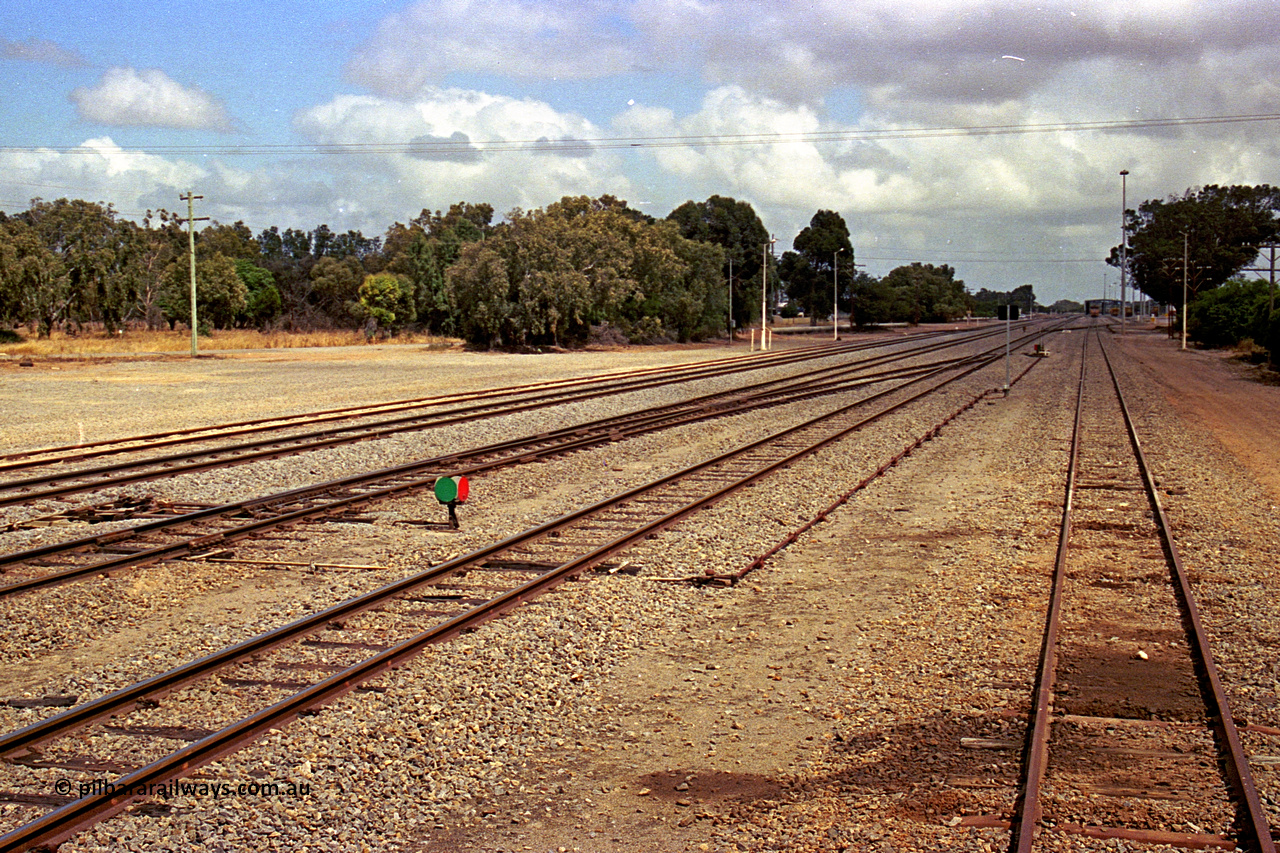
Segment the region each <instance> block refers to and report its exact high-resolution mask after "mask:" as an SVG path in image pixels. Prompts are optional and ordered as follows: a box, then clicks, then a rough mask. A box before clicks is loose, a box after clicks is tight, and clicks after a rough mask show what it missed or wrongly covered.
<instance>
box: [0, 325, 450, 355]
mask: <svg viewBox="0 0 1280 853" xmlns="http://www.w3.org/2000/svg"><path fill="white" fill-rule="evenodd" d="M453 343H455V342H454V341H453V340H451V339H449V338H439V337H434V336H431V335H410V334H401V335H399V336H398V337H395V338H387V339H385V340H378V339H374V340H373V341H367V340H365V337H364V333H363V332H360V331H329V332H258V331H254V330H248V329H231V330H227V331H219V332H214V333H213V334H212V335H208V336H206V335H201V336H200V339H199V341H198V344H199V349H200V350H201V351H202V352H203V351H205V350H228V349H231V350H237V349H285V348H290V347H350V346H378V345H381V344H417V345H419V346H421V345H424V344H425V345H428V346H449V345H451V344H453ZM190 351H191V333H190V332H189V331H176V332H169V331H146V330H141V329H139V330H131V331H127V332H125V333H123V334H117V335H108V334H107V333H105V332H103V331H91V332H89V331H87V332H85V333H83V334H80V335H77V336H71V335H67V334H65V333H62V332H54V333H53V336H52V337H49V338H35V337H28V338H26V340H24V341H22V342H21V343H12V344H5V343H0V354H4V355H30V356H42V355H100V354H107V353H150V352H190Z"/></svg>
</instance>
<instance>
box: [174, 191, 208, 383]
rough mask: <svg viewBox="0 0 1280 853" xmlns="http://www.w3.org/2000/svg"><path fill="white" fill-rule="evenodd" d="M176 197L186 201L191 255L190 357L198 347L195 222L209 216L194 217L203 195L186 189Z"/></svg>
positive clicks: (188, 241)
mask: <svg viewBox="0 0 1280 853" xmlns="http://www.w3.org/2000/svg"><path fill="white" fill-rule="evenodd" d="M178 198H179V199H181V200H182V201H185V202H186V203H187V250H188V252H189V253H190V255H191V357H192V358H195V357H196V352H197V351H198V348H199V344H197V343H196V329H198V328H199V325H200V324H199V323H198V322H197V321H196V223H197V222H203V221H205V220H207V219H208V218H209V217H207V216H201V217H200V218H199V219H197V218H196V199H198V198H204V196H202V195H196V194H195V192H193V191H192V190H187V194H186V195H180V196H178Z"/></svg>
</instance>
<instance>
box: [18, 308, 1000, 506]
mask: <svg viewBox="0 0 1280 853" xmlns="http://www.w3.org/2000/svg"><path fill="white" fill-rule="evenodd" d="M1002 334H1003V330H999V331H996V330H991V329H985V330H980V331H974V332H964V333H959V334H946V333H937V332H929V333H923V334H921V335H919V336H913V337H911V338H908V339H907V340H906V343H905V347H903V349H902V351H903V352H904V354H909V353H914V352H927V351H931V350H933V349H935V348H944V347H950V346H961V345H965V344H967V343H970V342H974V341H981V340H985V339H989V338H994V337H998V336H1000V335H1002ZM935 338H936V339H940V342H938V343H933V341H934V339H935ZM902 344H903V341H902V340H895V341H893V342H892V343H891V344H886V343H885V342H882V341H873V342H862V343H850V344H841V345H837V346H832V345H829V344H824V345H821V346H810V347H805V348H803V349H799V350H791V351H786V352H782V353H777V354H774V353H770V354H767V355H749V356H735V357H733V358H729V359H717V360H715V361H712V362H702V363H699V364H696V365H681V366H678V367H674V368H650V369H644V370H636V371H629V372H626V373H623V374H620V375H613V374H607V375H604V376H595V377H587V378H585V379H579V380H562V381H558V382H552V383H539V384H537V385H533V386H528V385H526V386H516V387H513V388H506V389H490V390H486V391H481V392H476V393H474V394H465V395H452V396H448V397H433V398H423V399H421V400H410V401H400V402H397V403H392V404H381V405H380V406H379V407H356V408H354V409H341V410H327V411H324V412H315V413H310V414H308V415H301V416H295V417H294V418H291V419H288V420H287V421H286V422H285V423H284V424H283V426H282V424H281V419H278V418H276V419H269V420H266V421H243V422H238V423H235V424H226V425H223V427H218V428H210V429H213V430H215V431H214V432H210V431H208V430H201V431H191V430H186V431H178V432H173V433H154V434H152V435H149V436H137V437H134V438H130V439H121V440H120V441H119V442H104V443H101V444H99V445H96V446H92V447H89V446H86V447H59V448H46V449H44V450H38V451H28V452H24V453H20V454H15V455H13V456H12V457H6V459H7V461H6V462H5V463H4V465H0V471H4V470H9V471H18V470H25V471H28V474H27V475H26V476H21V477H17V478H13V479H8V480H4V481H0V508H3V507H16V506H27V505H31V504H38V503H40V502H45V501H51V500H58V499H63V498H66V497H68V496H71V495H76V494H84V493H88V492H96V491H101V490H104V489H109V488H118V487H121V486H127V485H131V484H135V483H142V482H149V481H154V480H160V479H168V478H171V477H176V476H179V475H182V474H194V473H199V472H203V471H211V470H217V469H222V468H227V467H230V466H233V465H245V464H249V463H253V462H261V461H266V460H271V459H279V458H282V457H286V456H293V455H296V454H300V453H308V452H313V451H317V450H324V449H327V448H332V447H339V446H343V445H348V444H354V443H358V442H364V441H371V440H376V439H379V438H386V437H390V436H394V435H399V434H403V433H408V432H421V431H424V430H429V429H439V428H444V427H449V426H457V425H462V424H470V423H474V422H475V421H476V420H479V419H483V418H495V417H500V416H504V415H511V414H517V413H521V412H530V411H535V410H538V409H545V408H549V407H553V406H560V405H565V404H567V403H571V402H575V401H583V400H592V399H597V398H600V397H604V396H609V395H620V394H625V393H630V392H634V391H640V390H645V389H650V388H655V387H658V386H663V385H674V384H677V383H684V382H690V381H695V380H698V379H707V378H713V377H722V376H725V375H730V374H734V373H743V372H751V371H758V370H763V369H768V368H775V367H793V366H798V365H801V364H804V363H806V362H809V361H814V360H819V359H829V358H831V357H833V356H840V355H849V354H854V353H860V352H863V351H865V350H869V349H879V348H885V347H888V346H891V347H893V348H894V349H897V348H898V347H900V346H902ZM759 384H760V383H756V385H749V386H747V390H751V389H753V388H754V387H756V386H758V385H759ZM733 393H735V392H727V394H726V396H732V394H733ZM423 409H429V410H430V411H422V410H423ZM410 410H411V411H414V412H415V413H414V414H408V415H404V414H401V415H399V416H397V417H391V418H387V417H382V416H384V415H386V414H388V413H394V412H403V411H410ZM371 413H373V414H376V415H377V416H378V417H375V418H374V419H372V420H368V421H366V422H362V423H358V424H345V425H337V426H328V427H325V428H322V429H314V428H308V429H306V430H305V431H302V432H298V431H296V430H297V427H298V422H299V421H300V420H305V421H306V425H307V426H308V427H313V426H314V425H315V424H318V423H326V422H331V421H344V420H352V419H356V418H365V417H368V416H369V415H370V414H371ZM307 419H310V420H307ZM282 428H286V429H288V430H290V431H288V432H287V433H286V434H284V435H280V434H278V433H279V432H280V431H281V429H282ZM250 434H252V435H259V436H260V437H256V438H253V439H251V440H242V441H236V442H234V443H222V442H224V441H225V440H226V439H228V438H236V437H242V436H246V435H250ZM211 440H216V441H218V442H219V443H218V444H216V445H215V446H213V447H208V446H200V447H195V448H191V449H186V450H182V451H178V452H165V453H162V454H159V455H156V454H155V453H154V451H156V450H161V449H168V448H172V447H174V446H176V445H184V444H192V443H197V444H201V445H204V444H206V443H207V442H209V441H211ZM121 442H123V444H122V443H121ZM138 454H147V455H143V456H141V457H140V458H139V456H138ZM117 455H119V456H125V457H130V458H122V459H120V460H119V461H115V462H109V463H105V464H97V465H93V466H88V467H84V466H77V465H76V463H81V462H84V461H87V460H90V459H96V458H101V457H105V456H117ZM41 469H44V470H43V471H41ZM33 472H34V473H33ZM10 527H12V524H10Z"/></svg>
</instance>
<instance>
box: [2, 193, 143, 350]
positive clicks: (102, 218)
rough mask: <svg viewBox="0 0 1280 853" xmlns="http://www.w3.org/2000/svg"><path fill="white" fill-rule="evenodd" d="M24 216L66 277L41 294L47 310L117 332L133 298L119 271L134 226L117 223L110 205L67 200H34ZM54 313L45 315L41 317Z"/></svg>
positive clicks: (127, 279) (46, 317)
mask: <svg viewBox="0 0 1280 853" xmlns="http://www.w3.org/2000/svg"><path fill="white" fill-rule="evenodd" d="M23 219H24V220H25V221H26V222H27V223H28V224H29V225H30V226H31V227H32V229H33V230H34V232H35V234H36V235H37V236H38V238H39V239H40V241H41V242H42V243H43V244H44V246H45V248H46V249H48V250H49V251H50V252H52V253H53V254H54V256H55V257H57V259H58V260H59V262H60V263H61V265H62V268H63V270H64V271H65V274H66V276H67V281H66V283H65V284H66V287H65V290H60V291H59V292H58V293H50V294H47V295H46V297H42V304H45V306H46V309H48V310H52V311H53V312H54V313H56V314H58V315H59V317H60V319H62V320H65V321H66V322H67V324H68V326H70V325H71V324H73V323H74V324H75V325H76V327H80V326H82V325H83V324H84V323H87V322H92V321H101V322H102V323H103V324H104V325H105V326H106V328H107V331H109V332H113V331H115V330H116V328H117V327H118V326H119V325H120V324H121V322H122V321H123V319H124V316H125V315H126V314H127V313H128V311H129V310H130V309H131V308H132V307H133V303H134V301H135V298H136V293H135V292H134V291H133V288H132V287H131V286H130V285H131V284H133V282H132V281H131V280H130V279H129V278H128V277H127V276H123V275H121V272H122V270H123V269H124V267H125V266H126V265H127V263H128V253H127V252H126V251H125V246H124V243H125V240H126V238H127V235H128V233H129V231H130V229H133V228H136V226H134V225H132V224H131V223H122V222H119V221H118V220H117V219H116V213H115V210H114V209H112V207H111V206H110V205H107V206H106V207H103V206H102V205H100V204H93V203H91V202H87V201H81V200H79V199H76V200H73V201H72V200H68V199H65V198H62V199H58V200H57V201H53V202H45V201H41V200H39V199H35V200H33V201H32V203H31V207H30V208H29V209H28V210H27V211H26V213H24V214H23ZM54 305H59V306H60V307H57V308H54ZM52 316H53V315H52V314H49V313H46V316H45V319H51V318H52Z"/></svg>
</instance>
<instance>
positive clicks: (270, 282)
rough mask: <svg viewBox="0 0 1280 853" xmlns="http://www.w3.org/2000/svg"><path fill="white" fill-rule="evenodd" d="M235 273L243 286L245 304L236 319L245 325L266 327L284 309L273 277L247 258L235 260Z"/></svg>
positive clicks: (276, 318) (277, 317)
mask: <svg viewBox="0 0 1280 853" xmlns="http://www.w3.org/2000/svg"><path fill="white" fill-rule="evenodd" d="M235 268H236V275H237V276H239V277H240V281H241V282H243V283H244V286H245V291H246V293H245V305H244V308H243V310H241V312H240V314H239V316H237V318H236V320H237V322H238V323H241V324H245V325H252V326H257V327H258V328H260V329H266V328H268V327H269V326H270V325H271V324H272V323H274V322H275V321H276V320H278V319H279V318H280V314H281V312H282V311H283V310H284V305H283V302H282V301H281V299H280V291H279V290H277V289H276V282H275V277H274V276H273V275H271V273H270V272H268V271H267V270H265V269H263V268H262V267H260V266H258V265H257V264H255V263H254V262H253V261H250V260H248V259H247V258H237V259H236V260H235Z"/></svg>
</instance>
